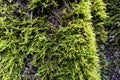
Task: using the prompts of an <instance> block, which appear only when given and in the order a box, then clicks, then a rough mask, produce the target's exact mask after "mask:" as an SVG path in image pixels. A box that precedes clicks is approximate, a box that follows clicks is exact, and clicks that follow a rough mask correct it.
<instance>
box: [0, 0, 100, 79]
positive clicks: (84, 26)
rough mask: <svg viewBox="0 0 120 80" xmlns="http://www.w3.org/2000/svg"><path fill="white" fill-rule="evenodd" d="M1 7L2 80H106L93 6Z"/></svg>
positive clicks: (37, 0) (38, 0) (38, 2)
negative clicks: (94, 21)
mask: <svg viewBox="0 0 120 80" xmlns="http://www.w3.org/2000/svg"><path fill="white" fill-rule="evenodd" d="M95 2H96V1H95ZM0 4H1V5H0V6H1V7H2V8H1V9H0V12H1V14H0V67H1V69H0V79H1V80H30V79H35V80H37V79H40V80H47V79H50V80H54V79H57V80H67V79H69V80H100V74H99V73H100V72H99V63H98V62H99V59H98V55H97V54H96V41H95V35H94V33H93V28H92V19H91V18H92V16H91V12H92V2H91V1H90V0H81V1H76V0H75V1H72V0H71V1H68V0H65V1H61V2H60V1H57V0H54V1H53V0H44V1H43V0H31V1H23V0H21V1H14V0H9V1H4V0H2V1H1V2H0ZM61 5H63V6H62V7H61ZM53 13H54V14H53ZM69 13H70V14H69ZM55 21H56V22H55ZM59 22H61V23H59ZM56 24H57V25H56Z"/></svg>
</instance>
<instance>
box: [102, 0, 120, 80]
mask: <svg viewBox="0 0 120 80" xmlns="http://www.w3.org/2000/svg"><path fill="white" fill-rule="evenodd" d="M105 2H106V8H107V13H108V15H109V16H110V17H109V21H108V23H107V24H106V25H105V26H106V29H107V31H108V40H107V42H106V45H105V56H106V62H107V63H108V65H107V66H106V67H104V68H103V70H102V72H103V74H102V77H103V80H119V79H120V65H119V64H120V1H119V0H105Z"/></svg>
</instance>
